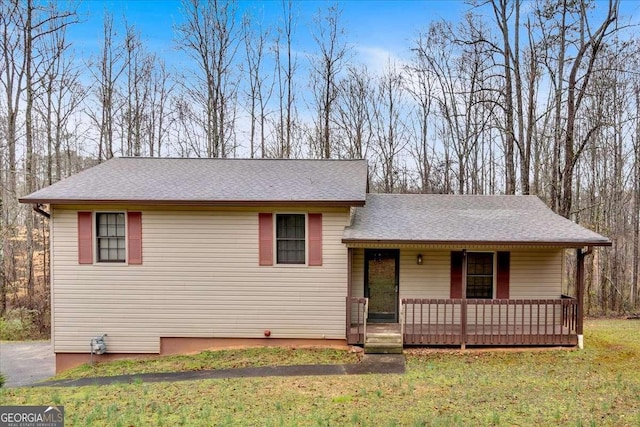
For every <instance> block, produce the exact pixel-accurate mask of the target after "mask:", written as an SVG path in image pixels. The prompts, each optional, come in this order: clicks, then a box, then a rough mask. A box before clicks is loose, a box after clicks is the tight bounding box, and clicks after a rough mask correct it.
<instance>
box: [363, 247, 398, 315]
mask: <svg viewBox="0 0 640 427" xmlns="http://www.w3.org/2000/svg"><path fill="white" fill-rule="evenodd" d="M399 261H400V251H399V250H397V249H365V252H364V276H365V296H366V297H367V298H369V321H370V322H379V323H380V322H385V323H387V322H388V323H395V322H397V321H398V267H399V264H400V262H399Z"/></svg>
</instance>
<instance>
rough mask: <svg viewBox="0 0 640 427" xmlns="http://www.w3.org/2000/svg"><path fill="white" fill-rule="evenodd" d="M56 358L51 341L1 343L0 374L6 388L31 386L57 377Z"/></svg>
mask: <svg viewBox="0 0 640 427" xmlns="http://www.w3.org/2000/svg"><path fill="white" fill-rule="evenodd" d="M55 371H56V369H55V356H54V354H53V349H52V348H51V342H49V341H20V342H7V341H4V342H0V372H2V374H3V375H4V377H5V379H6V382H5V384H4V387H19V386H25V385H31V384H34V383H36V382H39V381H42V380H44V379H47V378H49V377H52V376H53V375H55V373H56V372H55Z"/></svg>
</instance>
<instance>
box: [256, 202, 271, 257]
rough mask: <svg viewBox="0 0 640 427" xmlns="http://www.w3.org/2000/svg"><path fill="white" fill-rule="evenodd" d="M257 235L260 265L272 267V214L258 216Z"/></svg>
mask: <svg viewBox="0 0 640 427" xmlns="http://www.w3.org/2000/svg"><path fill="white" fill-rule="evenodd" d="M258 234H259V239H260V248H259V250H258V253H259V255H258V258H259V264H260V265H273V214H272V213H259V214H258Z"/></svg>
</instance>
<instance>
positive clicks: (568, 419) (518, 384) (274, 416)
mask: <svg viewBox="0 0 640 427" xmlns="http://www.w3.org/2000/svg"><path fill="white" fill-rule="evenodd" d="M586 332H587V333H586V336H585V345H586V349H585V350H583V351H577V350H576V351H572V350H566V349H561V350H546V351H537V350H533V351H517V352H512V351H475V350H471V351H466V352H460V351H447V352H442V351H429V350H419V351H415V352H411V353H409V354H408V355H407V373H406V374H404V375H362V376H329V377H293V378H246V379H226V380H203V381H193V382H176V383H149V384H144V383H140V382H137V383H134V384H117V385H110V386H102V387H97V386H89V387H78V388H35V389H29V388H25V389H2V390H0V404H3V405H4V404H20V405H26V404H50V403H57V404H61V405H64V406H65V413H66V421H67V424H66V425H69V426H75V425H91V426H96V425H97V426H100V425H110V426H111V425H113V426H132V425H134V426H143V425H158V426H162V425H188V426H191V425H196V426H197V425H203V426H209V425H266V426H272V425H273V426H275V425H277V426H280V425H310V426H319V425H322V426H325V425H357V426H396V425H403V426H404V425H407V426H423V425H427V426H457V425H460V426H467V425H503V426H512V425H523V426H524V425H526V426H529V425H538V426H548V425H563V426H564V425H567V426H591V425H596V426H602V425H604V426H640V369H639V366H638V364H639V361H640V321H625V320H592V321H588V322H587V324H586ZM252 351H254V350H252ZM255 351H256V353H253V355H254V356H255V357H257V358H260V357H261V354H262V351H264V350H255ZM240 353H242V352H239V353H238V354H240ZM283 362H284V360H282V361H279V362H278V363H283Z"/></svg>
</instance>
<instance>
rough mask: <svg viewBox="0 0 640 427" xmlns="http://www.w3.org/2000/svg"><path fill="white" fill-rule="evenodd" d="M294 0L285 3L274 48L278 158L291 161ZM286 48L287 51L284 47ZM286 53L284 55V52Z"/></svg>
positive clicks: (295, 60) (294, 56) (295, 65)
mask: <svg viewBox="0 0 640 427" xmlns="http://www.w3.org/2000/svg"><path fill="white" fill-rule="evenodd" d="M293 5H294V3H293V1H292V0H282V22H281V25H280V26H279V27H278V30H277V36H276V39H275V42H274V44H273V55H274V59H275V75H276V87H277V93H278V107H279V108H278V111H279V117H278V121H277V123H276V139H277V145H278V146H277V147H276V150H275V153H274V154H275V155H276V157H284V158H289V157H291V152H292V142H293V141H292V136H293V131H294V126H295V124H294V116H295V92H294V89H295V81H294V77H295V73H296V71H297V69H298V60H297V55H295V54H294V53H293V51H292V42H293V36H294V31H295V20H294V8H293ZM283 44H284V47H283V46H282V45H283ZM283 50H284V52H283Z"/></svg>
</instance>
